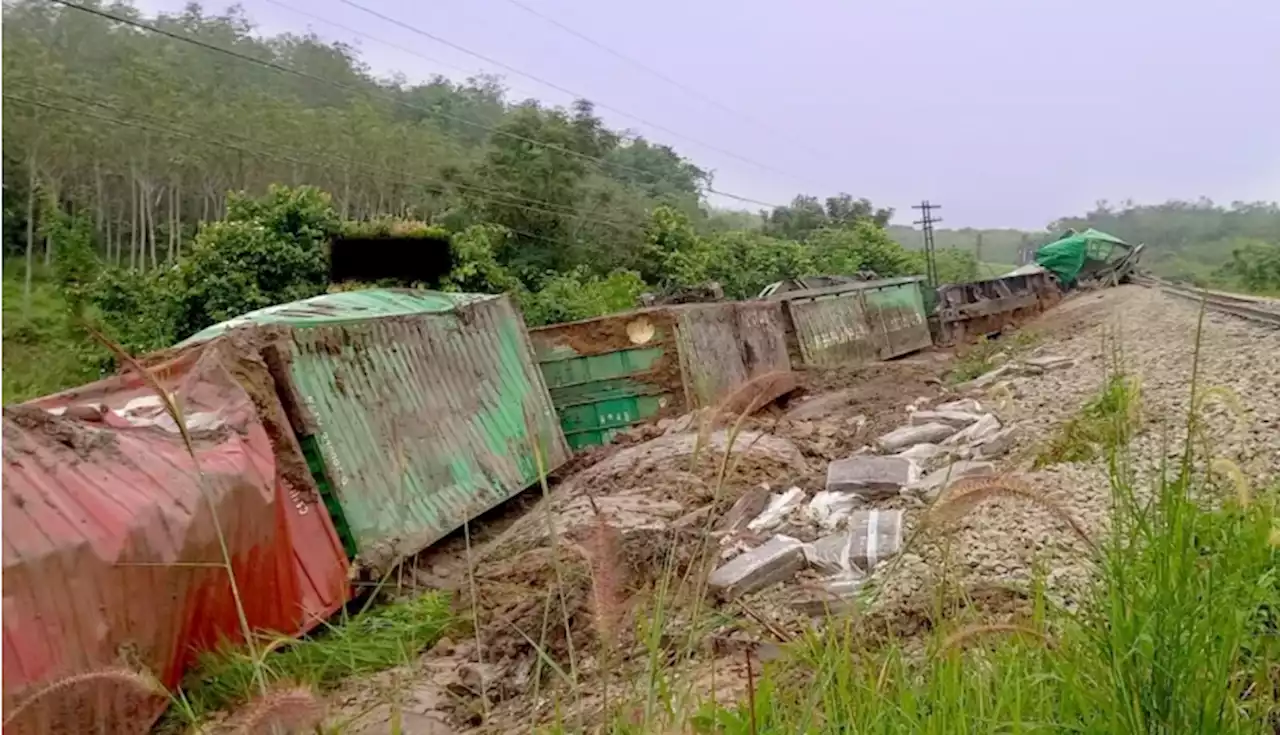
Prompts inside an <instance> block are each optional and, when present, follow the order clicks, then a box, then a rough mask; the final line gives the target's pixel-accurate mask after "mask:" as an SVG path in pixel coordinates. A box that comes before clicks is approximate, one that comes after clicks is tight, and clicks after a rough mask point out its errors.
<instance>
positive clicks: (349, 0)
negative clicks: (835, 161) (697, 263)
mask: <svg viewBox="0 0 1280 735" xmlns="http://www.w3.org/2000/svg"><path fill="white" fill-rule="evenodd" d="M341 2H342V4H344V5H350V6H351V7H353V8H355V9H357V10H360V11H363V12H365V13H368V14H369V15H372V16H374V17H375V18H381V19H382V20H384V21H386V22H388V23H391V24H392V25H395V26H399V27H400V28H403V29H405V30H407V31H410V32H411V33H416V34H418V35H419V36H422V37H423V38H429V39H431V40H433V41H435V42H436V43H441V44H444V45H445V46H448V47H449V48H451V49H454V50H457V51H461V52H462V53H464V54H467V55H468V56H474V57H475V58H477V59H480V60H482V61H484V62H486V63H489V64H493V65H494V66H498V67H501V68H503V69H506V70H507V71H509V72H511V73H512V74H519V75H520V76H522V77H525V78H526V79H532V80H533V81H535V82H538V83H539V84H543V85H546V86H548V87H550V88H551V89H554V90H556V91H558V92H561V93H563V94H567V95H570V96H571V97H575V98H578V99H588V98H589V97H590V95H586V94H582V93H581V92H575V91H574V90H572V89H569V88H568V87H565V86H562V85H560V84H557V83H555V82H552V81H550V80H548V79H544V78H543V77H540V76H537V75H536V74H532V73H530V72H527V71H524V70H523V69H520V68H518V67H515V66H512V65H510V64H507V63H505V62H502V61H499V60H497V59H495V58H493V57H492V56H486V55H485V54H482V53H480V52H478V51H472V50H471V49H469V48H467V47H466V46H463V45H461V44H458V43H454V42H453V41H450V40H449V39H447V38H444V37H443V36H440V35H437V34H435V33H431V32H429V31H425V30H423V29H421V28H419V27H417V26H415V25H413V24H411V23H407V22H405V21H403V20H400V19H399V18H393V17H391V16H389V15H386V14H385V13H381V12H379V11H377V10H374V9H373V8H370V7H368V6H366V5H363V4H361V3H358V2H356V0H341ZM594 104H595V105H596V106H597V107H599V108H600V109H602V110H609V111H611V112H613V113H615V114H618V115H621V116H623V117H625V118H628V119H630V120H635V121H636V122H638V123H640V124H642V125H648V126H649V127H651V128H654V129H655V130H661V131H662V132H664V133H667V134H668V135H673V136H675V137H677V138H681V139H683V140H687V141H689V142H690V143H693V144H695V145H700V146H702V147H703V148H706V149H707V150H711V151H715V152H717V153H720V154H722V155H725V156H729V157H730V158H733V159H736V160H738V161H742V162H743V163H746V164H750V165H752V166H755V167H757V168H761V169H764V170H765V171H770V172H772V173H776V174H782V175H783V176H788V177H791V178H793V179H795V178H796V176H795V175H794V174H791V173H789V172H787V171H783V170H781V169H779V168H776V167H774V166H770V165H769V164H767V163H761V162H760V161H756V160H754V159H752V158H748V157H747V156H742V155H739V154H737V153H734V152H733V151H731V150H728V149H726V148H721V147H720V146H717V145H715V144H713V143H708V142H706V141H703V140H699V139H697V138H694V137H691V136H688V135H685V134H684V133H681V132H680V131H678V130H673V129H671V128H669V127H666V126H665V125H661V124H659V123H655V122H653V121H651V120H646V119H645V118H643V117H640V116H639V115H635V114H633V113H630V112H627V111H626V110H623V109H620V108H617V107H614V106H612V105H608V104H605V103H603V102H595V103H594ZM797 180H799V179H797Z"/></svg>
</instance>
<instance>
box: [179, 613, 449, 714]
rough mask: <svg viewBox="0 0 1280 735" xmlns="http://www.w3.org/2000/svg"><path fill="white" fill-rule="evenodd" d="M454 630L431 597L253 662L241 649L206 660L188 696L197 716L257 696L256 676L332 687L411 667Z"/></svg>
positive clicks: (276, 642)
mask: <svg viewBox="0 0 1280 735" xmlns="http://www.w3.org/2000/svg"><path fill="white" fill-rule="evenodd" d="M452 624H453V618H452V616H451V614H450V601H449V599H448V597H447V596H446V595H444V594H441V593H427V594H425V595H421V596H419V597H416V598H414V599H409V600H402V601H396V602H392V603H389V604H387V605H384V606H381V607H378V608H374V609H370V610H367V611H365V612H362V613H359V614H357V615H355V616H352V617H350V618H349V619H346V620H343V621H342V622H340V623H336V624H326V625H325V628H324V630H322V631H321V632H319V633H318V634H316V635H315V636H313V637H311V638H306V639H302V640H293V639H291V638H284V637H281V638H275V639H272V641H271V643H270V644H269V645H268V646H267V647H266V649H267V650H266V651H264V652H263V653H262V654H261V655H260V656H259V659H260V660H255V659H254V657H253V656H252V655H251V654H249V653H248V652H247V651H246V650H245V649H244V648H243V647H240V646H224V647H222V648H219V649H217V650H215V651H211V652H207V653H203V654H201V655H200V657H199V659H198V660H197V664H196V667H195V669H194V670H193V671H192V672H191V674H190V675H189V676H188V680H187V687H186V697H187V699H188V701H189V702H190V709H191V711H192V713H194V715H195V716H196V717H201V716H203V715H205V714H207V713H209V712H212V711H214V710H217V709H221V708H223V707H225V706H227V705H230V704H233V703H237V702H243V701H246V700H248V699H250V698H251V696H252V695H254V693H255V686H254V676H255V673H254V672H255V669H257V668H258V667H261V669H262V670H263V671H264V672H265V673H266V676H267V677H268V678H269V679H270V680H271V681H272V682H290V683H296V684H298V685H304V686H314V687H317V688H319V689H321V690H323V689H327V688H330V687H332V686H334V685H336V684H338V683H339V682H341V681H342V680H343V679H345V678H347V677H350V676H355V675H360V674H370V673H374V672H378V671H383V670H386V669H389V668H392V667H395V666H398V665H401V664H403V663H406V662H408V661H410V660H412V657H413V656H415V655H416V654H417V653H419V652H420V651H422V650H423V649H425V648H426V647H428V646H430V645H431V644H433V643H435V641H436V640H438V639H439V637H440V636H441V635H443V633H444V632H445V631H446V630H447V629H448V628H449V627H450V626H451V625H452Z"/></svg>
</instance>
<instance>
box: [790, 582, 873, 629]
mask: <svg viewBox="0 0 1280 735" xmlns="http://www.w3.org/2000/svg"><path fill="white" fill-rule="evenodd" d="M864 581H866V580H865V578H864V577H861V576H852V577H850V576H845V575H843V574H837V575H836V576H834V577H829V578H827V579H824V580H822V581H821V582H820V585H821V589H820V590H817V591H815V592H813V593H809V594H802V595H801V596H800V597H799V599H795V600H793V601H792V602H791V609H793V610H795V611H796V612H798V613H800V614H801V615H805V616H808V617H811V618H820V617H826V616H828V615H841V614H844V613H848V612H852V611H853V610H854V608H855V605H856V602H857V595H858V591H859V590H860V589H861V588H862V583H863V582H864Z"/></svg>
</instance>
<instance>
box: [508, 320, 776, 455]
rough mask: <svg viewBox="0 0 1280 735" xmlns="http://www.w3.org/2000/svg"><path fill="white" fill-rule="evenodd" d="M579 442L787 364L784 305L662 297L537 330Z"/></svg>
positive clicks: (538, 345)
mask: <svg viewBox="0 0 1280 735" xmlns="http://www.w3.org/2000/svg"><path fill="white" fill-rule="evenodd" d="M529 336H530V337H531V339H532V340H533V345H534V349H535V351H536V353H537V356H538V362H539V363H540V365H541V367H542V372H543V375H544V376H545V378H546V382H547V386H548V387H549V388H550V390H551V399H552V401H553V402H554V403H555V406H556V410H557V411H558V412H559V414H560V423H561V426H562V427H563V429H564V434H565V437H566V438H567V439H568V441H569V445H570V446H571V447H573V448H574V449H579V448H581V447H587V446H593V445H598V444H605V443H607V442H608V441H609V440H611V439H612V438H613V436H614V435H615V434H617V433H618V432H619V431H622V430H625V429H627V428H628V427H630V426H634V425H636V424H641V423H645V422H648V421H652V420H655V419H658V418H661V417H663V416H677V415H680V414H682V413H685V412H687V411H690V410H693V409H695V408H698V407H700V406H707V405H712V404H714V403H715V402H716V401H717V400H719V399H720V398H722V397H723V396H725V395H726V394H728V393H729V392H731V391H733V390H734V389H735V388H737V387H738V386H740V385H742V384H743V383H745V382H746V381H748V380H750V379H751V378H753V377H755V376H757V375H762V374H765V373H769V372H776V371H779V370H788V369H789V368H790V361H789V359H788V356H787V352H786V340H785V335H784V332H783V329H782V310H781V308H780V307H779V306H778V305H777V304H768V303H762V302H761V303H748V304H738V303H714V304H683V305H676V306H661V307H653V308H649V309H639V310H635V311H628V312H623V313H620V314H611V315H608V316H604V317H599V318H596V319H588V320H584V321H579V322H571V323H568V324H554V325H551V326H547V327H538V328H536V329H533V330H530V333H529Z"/></svg>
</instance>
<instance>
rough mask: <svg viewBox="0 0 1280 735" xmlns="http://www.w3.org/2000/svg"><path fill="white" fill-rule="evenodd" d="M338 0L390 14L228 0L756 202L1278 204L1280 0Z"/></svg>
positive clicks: (986, 210) (995, 212) (980, 213)
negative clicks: (497, 88)
mask: <svg viewBox="0 0 1280 735" xmlns="http://www.w3.org/2000/svg"><path fill="white" fill-rule="evenodd" d="M353 2H359V3H360V4H361V5H363V6H365V7H366V8H369V9H371V10H373V11H376V12H377V13H380V14H381V15H383V16H386V17H387V18H391V19H394V20H395V21H398V22H399V25H397V24H396V23H393V22H390V21H388V20H386V19H383V18H379V17H376V16H375V15H373V14H370V13H368V12H366V11H364V10H361V9H358V8H356V7H353V6H352V5H349V4H345V3H344V2H343V0H243V2H241V3H240V4H241V5H242V7H243V8H244V10H245V12H246V14H247V15H248V16H249V17H250V18H251V19H252V20H253V21H255V23H257V24H258V25H259V27H260V29H261V31H262V32H263V33H278V32H282V31H293V32H305V31H313V32H315V33H316V34H317V35H319V36H320V37H322V38H325V39H328V40H333V41H343V42H347V43H350V44H352V45H354V46H356V47H357V48H358V49H359V50H360V52H361V56H362V58H363V59H364V60H365V61H366V62H367V63H368V64H369V66H370V68H371V70H372V71H373V72H374V73H375V74H378V75H384V76H390V75H391V74H393V73H396V72H399V73H402V74H403V75H404V76H405V77H407V78H408V79H409V80H411V81H415V80H423V79H427V78H429V77H430V76H432V75H433V74H443V75H445V76H448V77H451V78H455V79H463V78H465V77H467V76H469V75H471V74H476V73H494V74H498V75H500V76H502V77H503V79H504V81H505V82H506V84H507V85H508V87H509V88H510V89H511V95H512V96H513V97H514V98H516V99H523V98H527V97H536V98H538V99H540V100H543V101H545V102H547V103H550V104H559V105H567V104H568V103H569V102H571V101H572V100H573V97H574V96H575V95H574V94H567V93H565V92H564V91H562V90H569V91H570V92H573V93H576V95H579V96H584V97H586V98H588V99H591V100H592V101H593V102H595V103H596V104H597V112H598V114H599V115H600V116H601V117H602V118H603V119H604V120H605V121H606V122H607V123H609V124H610V125H611V126H612V127H615V128H621V129H627V130H630V131H632V132H634V133H637V134H641V135H644V136H645V137H647V138H649V139H651V140H655V141H659V142H662V143H666V144H669V145H671V146H672V147H674V148H675V149H676V150H677V151H679V152H680V153H681V154H683V155H685V156H686V157H688V158H690V159H691V160H693V161H694V162H695V163H696V164H698V165H699V166H701V167H702V168H704V169H709V170H711V171H712V172H713V173H714V180H713V185H714V187H715V188H716V189H718V190H721V191H724V192H728V193H732V194H737V195H739V196H742V197H746V198H749V199H755V200H759V201H761V202H767V203H773V204H784V203H786V202H788V201H790V200H791V198H792V197H793V196H795V195H796V194H797V193H806V194H812V195H815V196H819V197H823V196H827V195H830V194H834V193H837V192H848V193H850V194H853V195H854V196H858V197H867V198H869V199H871V200H872V201H873V202H874V203H875V204H876V205H877V206H892V207H894V208H895V209H896V210H897V213H898V214H897V216H896V217H895V221H897V222H909V221H910V219H911V214H912V212H911V210H910V206H911V205H912V204H913V203H918V202H919V201H920V200H922V199H929V200H930V201H932V202H934V203H940V204H941V205H942V210H941V212H940V213H939V214H940V216H941V217H942V219H943V220H944V225H943V226H944V227H965V226H968V227H1018V228H1034V229H1038V228H1042V227H1044V226H1045V225H1047V224H1048V223H1049V222H1050V221H1051V220H1053V219H1055V218H1056V217H1059V216H1063V215H1070V214H1080V213H1083V212H1084V211H1086V210H1088V209H1090V208H1092V206H1093V205H1094V203H1095V202H1097V201H1099V200H1103V199H1105V200H1109V201H1111V202H1113V203H1114V202H1122V201H1124V200H1128V199H1132V200H1134V201H1136V202H1139V203H1158V202H1162V201H1166V200H1168V199H1175V198H1176V199H1196V198H1199V197H1202V196H1204V197H1209V198H1210V199H1213V200H1214V201H1216V202H1220V203H1229V202H1232V201H1236V200H1246V201H1253V200H1260V199H1267V200H1277V199H1280V0H1216V2H1205V1H1203V0H878V1H877V2H869V1H867V0H789V1H788V2H782V1H781V0H645V2H620V1H619V0H591V1H588V0H419V1H418V2H414V0H353ZM184 4H185V0H140V2H138V6H139V7H140V8H142V9H143V10H145V11H148V12H155V11H158V10H159V11H177V10H179V9H180V8H181V7H182V6H183V5H184ZM226 4H227V3H223V2H206V3H204V5H205V7H206V9H208V10H220V9H221V8H223V7H225V5H226ZM522 6H524V7H522ZM526 8H530V9H532V10H534V11H536V12H537V13H539V14H541V15H542V16H546V17H547V18H551V19H553V20H554V21H556V22H558V23H560V24H562V25H563V26H567V27H568V28H571V29H572V30H573V31H576V32H578V33H579V34H581V35H582V36H586V37H587V38H589V39H590V40H589V41H588V40H584V39H583V38H581V37H579V36H575V35H572V34H571V33H569V32H567V31H565V30H563V29H562V28H560V27H558V26H556V25H554V24H553V23H551V22H548V21H547V20H546V19H544V18H542V17H539V16H538V15H535V14H533V13H530V12H529V11H528V10H527V9H526ZM334 24H337V25H334ZM413 29H417V30H418V31H423V32H426V33H429V34H431V35H433V36H436V37H437V38H439V39H444V40H446V41H448V42H451V43H452V44H455V45H456V46H459V47H462V48H465V49H467V50H469V51H472V52H475V53H476V54H479V55H481V56H483V57H487V60H486V59H482V58H479V57H477V56H473V55H469V54H467V53H464V52H463V51H461V50H459V49H458V48H453V47H450V46H448V45H445V44H444V43H441V42H440V41H438V40H435V39H432V38H429V37H427V36H424V35H422V34H421V33H418V32H415V30H413ZM593 42H594V43H593ZM606 49H608V50H606ZM610 50H612V51H613V52H616V53H618V54H621V55H622V56H625V57H626V58H627V59H631V60H634V61H636V62H639V63H638V64H636V63H631V62H629V61H627V60H624V59H622V58H619V56H616V55H614V54H613V53H610ZM493 62H498V63H500V64H502V65H505V66H506V67H507V68H503V67H502V66H499V65H497V64H495V63H493ZM511 69H515V70H518V71H520V72H524V73H527V74H529V75H532V76H534V77H537V78H538V79H539V80H542V81H536V80H534V79H531V78H528V77H525V76H521V75H520V74H518V73H515V72H513V71H511ZM655 72H656V73H655ZM543 82H550V83H551V84H553V85H555V86H554V87H552V86H547V85H546V84H544V83H543ZM557 87H558V88H559V89H557ZM712 203H714V204H716V205H720V206H731V207H734V208H745V209H752V210H754V209H759V207H758V206H757V205H753V204H743V203H742V202H739V201H734V200H732V199H728V198H725V197H714V196H713V197H712Z"/></svg>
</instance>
